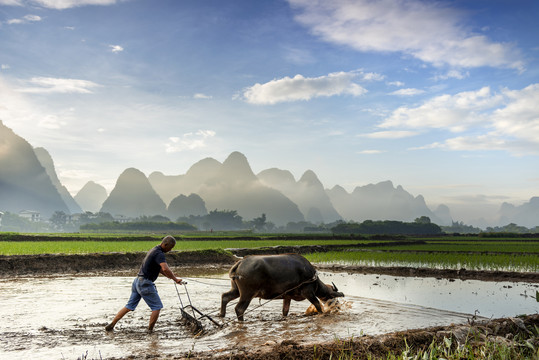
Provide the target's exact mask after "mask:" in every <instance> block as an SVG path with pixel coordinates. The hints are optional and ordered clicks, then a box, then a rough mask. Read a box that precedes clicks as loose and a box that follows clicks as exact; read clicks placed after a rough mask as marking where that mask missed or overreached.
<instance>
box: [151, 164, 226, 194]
mask: <svg viewBox="0 0 539 360" xmlns="http://www.w3.org/2000/svg"><path fill="white" fill-rule="evenodd" d="M220 167H221V163H220V162H219V161H217V160H215V159H212V158H205V159H202V160H200V161H198V162H197V163H195V164H194V165H192V166H191V167H190V168H189V170H187V173H186V174H185V175H164V174H163V173H161V172H158V171H156V172H153V173H151V174H150V176H148V180H149V181H150V183H151V184H152V186H153V188H154V189H155V191H156V192H157V193H158V194H159V196H161V198H162V199H163V201H164V202H165V203H166V204H170V202H171V201H172V199H174V198H175V197H177V196H178V195H187V194H193V193H197V192H198V189H199V187H200V184H202V183H204V182H206V181H208V180H209V179H212V178H214V177H215V174H216V173H217V171H218V170H219V168H220Z"/></svg>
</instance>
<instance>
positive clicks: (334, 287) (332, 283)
mask: <svg viewBox="0 0 539 360" xmlns="http://www.w3.org/2000/svg"><path fill="white" fill-rule="evenodd" d="M331 285H333V290H335V291H339V289H337V285H335V283H334V282H333V281H332V282H331Z"/></svg>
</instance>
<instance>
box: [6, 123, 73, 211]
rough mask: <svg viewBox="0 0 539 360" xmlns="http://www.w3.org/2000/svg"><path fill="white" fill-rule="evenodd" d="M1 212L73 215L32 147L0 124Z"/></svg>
mask: <svg viewBox="0 0 539 360" xmlns="http://www.w3.org/2000/svg"><path fill="white" fill-rule="evenodd" d="M0 169H1V171H0V211H9V212H13V213H18V212H19V211H22V210H33V211H38V212H40V213H41V217H42V218H49V217H50V216H51V215H52V214H53V213H54V212H55V211H63V212H65V213H69V209H68V207H67V205H66V204H65V203H64V201H63V200H62V197H61V196H60V194H59V192H58V190H57V188H56V187H55V186H54V184H53V183H52V180H51V178H50V177H49V175H48V174H47V171H46V170H45V168H44V167H43V165H41V163H40V162H39V160H38V158H37V156H36V153H35V152H34V149H33V148H32V146H31V145H30V144H29V143H28V142H27V141H26V140H24V139H23V138H22V137H20V136H18V135H16V134H15V133H14V132H13V131H12V130H11V129H10V128H8V127H6V126H5V125H4V124H3V122H2V121H0Z"/></svg>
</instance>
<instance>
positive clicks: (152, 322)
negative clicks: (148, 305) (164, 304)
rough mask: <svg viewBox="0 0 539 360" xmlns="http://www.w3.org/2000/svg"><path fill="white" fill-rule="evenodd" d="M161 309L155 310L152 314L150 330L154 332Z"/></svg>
mask: <svg viewBox="0 0 539 360" xmlns="http://www.w3.org/2000/svg"><path fill="white" fill-rule="evenodd" d="M160 311H161V310H154V311H152V314H151V315H150V325H149V326H148V331H149V332H152V331H153V327H154V326H155V323H156V322H157V319H159V312H160Z"/></svg>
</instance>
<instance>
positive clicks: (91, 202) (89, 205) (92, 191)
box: [74, 181, 108, 212]
mask: <svg viewBox="0 0 539 360" xmlns="http://www.w3.org/2000/svg"><path fill="white" fill-rule="evenodd" d="M107 197H108V194H107V189H105V187H104V186H102V185H99V184H97V183H95V182H93V181H88V182H87V183H86V184H84V186H83V187H82V189H80V190H79V192H78V193H77V195H75V196H74V199H75V201H76V202H77V203H78V204H79V205H80V207H81V208H82V209H83V211H90V212H98V211H99V210H100V209H101V207H102V206H103V203H104V202H105V200H107Z"/></svg>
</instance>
